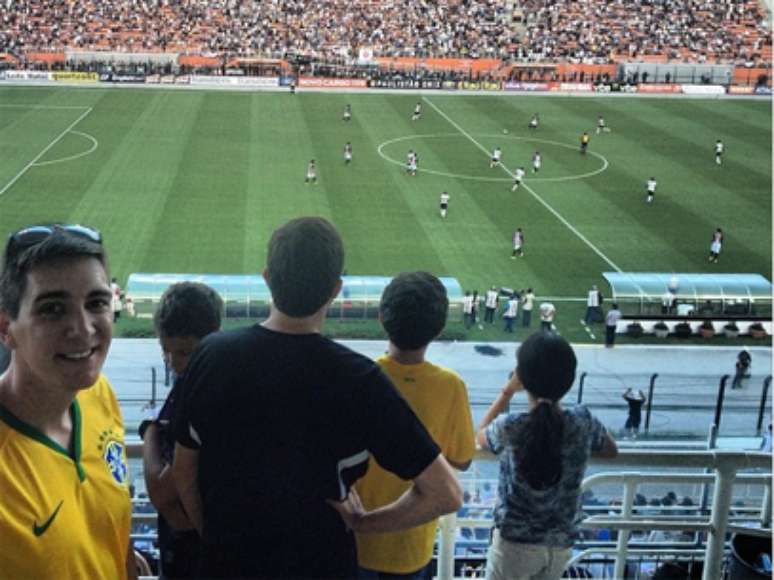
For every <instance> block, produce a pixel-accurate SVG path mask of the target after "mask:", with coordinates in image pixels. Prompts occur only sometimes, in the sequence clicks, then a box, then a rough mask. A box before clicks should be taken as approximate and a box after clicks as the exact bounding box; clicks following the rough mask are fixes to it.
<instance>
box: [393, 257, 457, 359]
mask: <svg viewBox="0 0 774 580" xmlns="http://www.w3.org/2000/svg"><path fill="white" fill-rule="evenodd" d="M448 311H449V299H448V297H447V296H446V288H445V287H444V285H443V284H442V283H441V281H440V280H439V279H438V278H436V277H435V276H433V275H432V274H430V273H428V272H403V273H402V274H398V275H397V276H395V278H393V279H392V281H391V282H390V283H389V284H388V285H387V287H386V288H385V289H384V292H383V293H382V300H381V302H380V303H379V314H380V315H381V321H382V326H383V327H384V330H385V331H386V332H387V336H389V338H390V342H392V343H393V344H394V345H395V346H397V347H398V348H399V349H401V350H416V349H418V348H422V347H424V346H427V345H428V344H429V343H430V342H431V341H432V340H433V339H434V338H435V337H436V336H438V335H439V334H440V333H441V331H442V330H443V327H444V326H446V315H447V313H448Z"/></svg>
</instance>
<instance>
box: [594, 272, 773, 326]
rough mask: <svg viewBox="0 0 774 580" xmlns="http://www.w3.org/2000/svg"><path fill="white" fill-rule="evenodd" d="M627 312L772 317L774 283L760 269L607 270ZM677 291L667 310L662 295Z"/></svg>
mask: <svg viewBox="0 0 774 580" xmlns="http://www.w3.org/2000/svg"><path fill="white" fill-rule="evenodd" d="M602 275H603V276H604V278H605V280H607V282H608V284H609V285H610V296H611V297H612V300H613V302H617V303H618V306H619V308H620V309H621V313H622V314H623V316H624V318H629V319H631V318H642V319H649V318H658V319H664V318H672V319H681V318H691V319H695V318H702V319H718V318H723V319H738V320H754V321H759V320H760V321H763V320H771V301H772V286H771V282H769V280H767V279H766V278H765V277H764V276H762V275H760V274H688V273H674V272H603V274H602ZM667 293H669V294H672V295H673V297H674V302H673V305H672V308H670V309H669V311H668V312H664V310H663V306H664V297H665V295H666V294H667Z"/></svg>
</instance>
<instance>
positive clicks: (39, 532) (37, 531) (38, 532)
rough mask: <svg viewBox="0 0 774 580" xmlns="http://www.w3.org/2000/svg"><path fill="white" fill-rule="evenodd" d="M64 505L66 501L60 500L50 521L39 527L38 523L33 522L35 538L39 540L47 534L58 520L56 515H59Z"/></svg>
mask: <svg viewBox="0 0 774 580" xmlns="http://www.w3.org/2000/svg"><path fill="white" fill-rule="evenodd" d="M63 503H64V500H60V502H59V505H57V506H56V509H55V510H54V513H52V514H51V515H50V516H49V517H48V519H47V520H46V521H45V522H43V523H42V524H40V525H38V522H37V521H35V522H32V533H33V534H35V537H37V538H39V537H40V536H42V535H43V534H45V533H46V530H47V529H48V528H49V526H51V524H52V523H54V519H55V518H56V515H57V514H58V513H59V509H60V508H61V507H62V504H63Z"/></svg>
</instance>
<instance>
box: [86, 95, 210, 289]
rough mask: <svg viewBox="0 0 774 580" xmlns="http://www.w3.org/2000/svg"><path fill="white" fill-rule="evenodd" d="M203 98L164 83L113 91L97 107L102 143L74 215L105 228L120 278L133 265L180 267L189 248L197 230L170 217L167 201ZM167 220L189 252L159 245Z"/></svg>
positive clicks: (157, 268) (140, 267) (147, 268)
mask: <svg viewBox="0 0 774 580" xmlns="http://www.w3.org/2000/svg"><path fill="white" fill-rule="evenodd" d="M203 100H204V95H203V94H186V95H184V96H183V95H181V96H180V97H177V96H176V95H175V94H173V93H170V92H166V91H164V92H156V91H153V92H150V91H148V92H146V91H142V92H137V93H136V94H133V95H131V97H130V98H127V95H122V94H112V93H111V94H108V95H106V97H105V99H104V103H103V104H101V106H98V107H97V108H96V110H97V111H101V112H102V114H101V115H100V116H99V117H98V118H97V119H95V122H96V121H97V120H98V121H99V126H98V127H96V128H94V129H93V131H92V132H93V133H94V134H95V135H99V137H100V142H101V143H102V146H101V147H100V149H99V150H98V151H97V154H98V155H97V159H98V160H99V166H98V167H95V168H93V171H83V174H84V178H88V179H89V182H88V183H87V184H85V186H84V191H85V192H86V196H85V197H84V199H83V201H82V203H81V204H80V205H79V207H78V208H77V209H76V210H75V211H74V212H73V213H72V216H71V217H72V219H73V220H77V221H82V222H83V223H87V224H92V225H95V226H97V227H99V228H100V229H102V230H103V233H104V234H105V238H106V245H107V246H108V249H109V251H110V255H111V264H112V267H113V273H114V274H115V275H116V276H117V277H118V278H119V279H120V280H121V281H123V282H125V280H126V277H127V276H128V274H129V273H131V272H147V271H158V272H165V271H173V272H176V271H181V270H180V267H181V266H185V260H186V257H187V256H188V255H189V254H191V253H192V252H191V246H192V241H193V240H194V239H196V238H197V236H196V235H195V232H194V230H192V228H191V224H189V223H185V222H184V221H177V220H172V221H169V222H166V221H165V220H166V219H167V218H168V214H167V213H166V212H165V206H166V204H167V201H168V198H169V196H170V195H173V191H174V189H175V187H176V182H175V178H176V175H177V172H178V170H179V165H180V162H181V159H182V157H183V154H184V151H185V148H186V147H187V146H190V139H191V130H192V127H193V123H194V121H195V119H196V112H197V111H198V110H199V108H200V107H201V105H202V102H203ZM116 110H120V111H121V114H120V115H115V114H114V113H115V111H116ZM163 228H166V229H168V230H169V231H170V232H175V234H176V235H177V237H178V238H179V239H180V240H181V243H182V244H185V247H186V248H187V249H186V251H185V252H178V251H177V250H178V249H177V248H170V247H166V246H164V245H159V242H160V240H158V239H156V233H157V231H158V230H159V229H163ZM173 252H174V253H173ZM177 264H180V266H178V265H177Z"/></svg>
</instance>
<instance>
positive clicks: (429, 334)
mask: <svg viewBox="0 0 774 580" xmlns="http://www.w3.org/2000/svg"><path fill="white" fill-rule="evenodd" d="M448 309H449V300H448V298H447V296H446V289H445V288H444V286H443V284H442V283H441V281H440V280H439V279H438V278H436V277H435V276H433V275H432V274H428V273H427V272H411V273H403V274H399V275H398V276H396V277H395V278H394V279H393V280H392V282H390V284H389V285H388V286H387V287H386V288H385V290H384V293H383V294H382V299H381V304H380V305H379V319H380V321H381V323H382V326H383V327H384V329H385V331H386V332H387V335H388V336H389V339H390V345H389V351H388V353H387V354H386V355H384V356H382V357H380V358H379V359H378V360H377V363H379V365H380V366H381V367H382V370H383V371H384V372H385V373H386V374H387V376H389V377H390V379H391V380H392V382H393V383H394V384H395V386H396V387H397V389H398V390H399V391H400V392H401V394H402V395H403V396H404V397H405V399H406V400H407V401H408V403H409V405H410V406H411V408H412V409H413V411H414V413H416V415H417V417H419V420H420V421H422V423H423V424H424V426H425V427H426V428H427V430H428V431H429V432H430V435H432V437H433V439H434V440H435V441H436V443H437V444H438V445H439V446H440V447H441V451H442V452H443V455H444V457H445V458H446V460H447V461H448V462H449V463H450V464H451V465H452V466H453V467H456V468H457V469H460V470H463V471H464V470H466V469H467V468H468V467H469V466H470V462H471V460H472V458H473V453H474V451H475V441H474V433H473V420H472V417H471V415H470V403H469V402H468V393H467V389H466V387H465V383H464V382H463V380H462V379H461V378H460V376H459V375H457V373H455V372H454V371H451V370H449V369H445V368H442V367H439V366H437V365H434V364H433V363H431V362H429V361H427V360H425V351H426V350H427V347H428V345H429V344H430V342H431V341H432V340H433V339H434V338H436V337H437V336H438V335H439V334H440V333H441V331H442V330H443V328H444V326H445V324H446V315H447V312H448ZM410 486H411V482H410V481H403V480H401V479H399V478H398V477H396V476H394V475H393V474H391V473H388V472H386V471H385V470H383V469H382V468H381V467H379V465H378V464H376V463H375V462H374V461H373V460H371V461H370V462H369V467H368V473H367V474H366V476H365V477H364V478H363V479H361V480H360V481H358V482H357V484H356V486H355V487H356V489H357V492H358V494H359V495H360V499H361V501H362V502H363V506H364V507H365V509H366V510H372V509H374V508H377V507H379V506H383V505H386V504H389V503H391V502H393V501H394V500H396V499H397V498H398V497H400V496H401V495H402V494H403V493H404V492H405V491H406V490H407V489H408V488H409V487H410ZM437 523H438V520H433V521H431V522H428V523H426V524H424V525H421V526H417V527H415V528H410V529H408V530H404V531H401V532H391V533H383V534H357V549H358V563H359V565H360V568H361V571H362V574H363V577H373V578H379V577H380V574H385V575H386V574H389V575H395V574H398V575H405V576H407V577H408V578H417V579H418V578H429V577H430V561H431V559H432V556H433V543H434V541H435V531H436V527H437Z"/></svg>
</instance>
